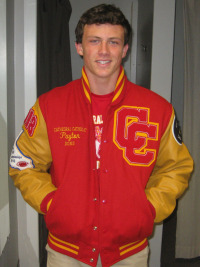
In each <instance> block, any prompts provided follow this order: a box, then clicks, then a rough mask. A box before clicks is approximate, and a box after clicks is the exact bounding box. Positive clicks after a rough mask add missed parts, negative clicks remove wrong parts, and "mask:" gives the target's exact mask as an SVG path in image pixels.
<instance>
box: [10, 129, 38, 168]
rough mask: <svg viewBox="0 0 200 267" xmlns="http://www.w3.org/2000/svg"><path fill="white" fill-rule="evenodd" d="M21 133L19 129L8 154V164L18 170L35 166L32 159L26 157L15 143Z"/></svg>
mask: <svg viewBox="0 0 200 267" xmlns="http://www.w3.org/2000/svg"><path fill="white" fill-rule="evenodd" d="M22 133H23V131H21V132H20V134H19V136H18V137H17V139H16V141H15V143H14V146H13V149H12V152H11V156H10V166H11V167H12V168H14V169H19V170H20V171H22V170H25V169H27V168H34V167H35V166H34V164H33V160H32V159H31V158H29V157H26V156H25V155H24V154H23V153H22V151H21V150H20V149H19V147H18V145H17V141H18V139H19V138H20V136H21V134H22Z"/></svg>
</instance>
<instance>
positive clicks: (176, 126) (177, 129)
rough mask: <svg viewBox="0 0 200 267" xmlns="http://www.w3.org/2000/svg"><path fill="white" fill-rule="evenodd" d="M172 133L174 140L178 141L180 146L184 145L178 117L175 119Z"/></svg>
mask: <svg viewBox="0 0 200 267" xmlns="http://www.w3.org/2000/svg"><path fill="white" fill-rule="evenodd" d="M172 133H173V136H174V139H175V140H176V142H177V143H178V144H179V145H182V142H183V140H182V133H181V128H180V125H179V121H178V119H177V117H176V116H175V117H174V122H173V127H172Z"/></svg>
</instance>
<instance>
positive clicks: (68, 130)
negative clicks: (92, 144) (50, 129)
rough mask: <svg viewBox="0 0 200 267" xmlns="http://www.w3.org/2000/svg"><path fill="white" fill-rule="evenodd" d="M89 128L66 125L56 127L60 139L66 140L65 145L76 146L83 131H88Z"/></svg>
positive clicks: (55, 131)
mask: <svg viewBox="0 0 200 267" xmlns="http://www.w3.org/2000/svg"><path fill="white" fill-rule="evenodd" d="M86 132H87V128H84V127H80V126H69V127H68V126H66V127H56V128H54V133H56V134H57V136H58V137H59V139H60V140H63V141H64V145H65V146H75V145H76V143H77V141H78V140H80V139H81V137H82V133H86Z"/></svg>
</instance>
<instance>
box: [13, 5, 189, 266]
mask: <svg viewBox="0 0 200 267" xmlns="http://www.w3.org/2000/svg"><path fill="white" fill-rule="evenodd" d="M130 35H131V28H130V25H129V23H128V21H127V20H126V18H125V17H124V15H123V14H122V13H121V11H120V10H119V9H117V8H116V7H114V6H112V5H105V4H103V5H99V6H97V7H94V8H92V9H90V10H88V11H87V12H86V13H84V14H83V16H82V17H81V19H80V21H79V23H78V25H77V28H76V38H77V40H76V49H77V53H78V54H79V55H80V56H82V57H83V62H84V67H83V70H82V77H81V79H79V80H76V81H73V82H71V83H70V84H68V85H66V86H63V87H60V88H55V89H53V90H51V91H50V92H48V93H46V94H44V95H42V96H40V97H39V99H38V100H37V102H36V104H35V105H34V106H33V107H32V108H31V109H30V111H29V113H28V115H27V117H26V119H25V121H24V125H23V130H22V132H21V133H20V135H19V136H18V138H17V140H16V142H15V144H14V148H13V151H12V155H11V160H10V165H11V168H10V175H11V176H12V178H13V180H14V183H15V185H16V186H17V187H18V188H19V189H20V190H21V193H22V195H23V197H24V199H25V200H26V201H27V202H28V203H29V204H30V205H31V206H32V207H33V208H34V209H36V210H37V211H38V212H40V213H43V214H44V216H45V221H46V225H47V228H48V230H49V238H48V246H47V250H48V265H47V266H49V267H52V266H56V267H61V266H70V267H71V266H73V267H76V266H77V267H78V266H88V265H89V266H103V267H108V266H119V267H120V266H131V267H132V266H137V267H140V266H141V267H144V266H147V258H148V241H147V239H148V237H149V236H150V235H151V234H152V230H153V226H154V222H160V221H162V220H163V219H165V218H166V217H167V216H169V215H170V214H171V212H172V211H173V210H174V207H175V205H176V199H177V198H178V197H180V196H181V194H182V193H183V192H184V191H185V189H186V188H187V186H188V179H189V176H190V173H191V171H192V166H193V163H192V159H191V157H190V155H189V153H188V151H187V148H186V147H185V145H184V144H183V143H182V140H181V135H180V131H179V128H178V124H177V120H176V117H175V113H174V110H173V107H172V106H171V104H169V103H168V102H167V101H166V100H164V99H163V98H161V97H160V96H158V95H157V94H155V93H153V92H151V91H150V90H147V89H144V88H142V87H139V86H137V85H135V84H133V83H131V82H129V81H128V80H127V78H126V76H125V74H124V69H123V67H122V66H121V62H122V59H123V58H124V57H125V56H126V53H127V50H128V42H129V37H130Z"/></svg>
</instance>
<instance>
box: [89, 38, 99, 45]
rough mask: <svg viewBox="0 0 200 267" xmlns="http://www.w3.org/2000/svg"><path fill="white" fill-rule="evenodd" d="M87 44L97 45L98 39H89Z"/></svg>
mask: <svg viewBox="0 0 200 267" xmlns="http://www.w3.org/2000/svg"><path fill="white" fill-rule="evenodd" d="M89 43H91V44H97V43H99V40H98V39H91V40H89Z"/></svg>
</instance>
